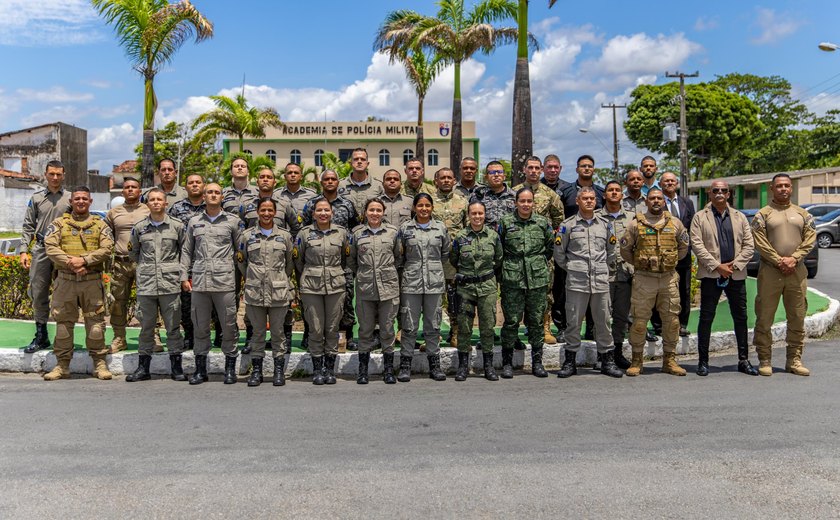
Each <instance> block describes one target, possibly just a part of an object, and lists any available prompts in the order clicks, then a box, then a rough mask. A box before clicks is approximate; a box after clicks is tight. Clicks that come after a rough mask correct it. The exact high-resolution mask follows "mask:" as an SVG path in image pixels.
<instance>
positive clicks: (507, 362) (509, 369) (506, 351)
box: [502, 347, 513, 379]
mask: <svg viewBox="0 0 840 520" xmlns="http://www.w3.org/2000/svg"><path fill="white" fill-rule="evenodd" d="M502 379H513V349H512V348H504V347H503V348H502Z"/></svg>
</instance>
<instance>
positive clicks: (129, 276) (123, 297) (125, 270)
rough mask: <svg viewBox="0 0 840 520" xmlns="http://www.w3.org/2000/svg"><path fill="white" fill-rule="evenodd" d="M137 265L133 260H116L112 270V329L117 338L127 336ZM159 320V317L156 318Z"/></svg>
mask: <svg viewBox="0 0 840 520" xmlns="http://www.w3.org/2000/svg"><path fill="white" fill-rule="evenodd" d="M136 271H137V264H135V263H134V262H132V261H131V260H128V259H127V258H126V259H124V260H123V259H121V258H115V260H114V267H113V268H112V269H111V296H113V297H114V301H113V303H111V327H113V328H114V335H115V336H120V337H122V336H125V326H126V324H127V323H126V322H127V319H126V315H127V308H128V300H129V298H130V297H131V286H132V285H134V279H135V274H136ZM155 318H157V317H155Z"/></svg>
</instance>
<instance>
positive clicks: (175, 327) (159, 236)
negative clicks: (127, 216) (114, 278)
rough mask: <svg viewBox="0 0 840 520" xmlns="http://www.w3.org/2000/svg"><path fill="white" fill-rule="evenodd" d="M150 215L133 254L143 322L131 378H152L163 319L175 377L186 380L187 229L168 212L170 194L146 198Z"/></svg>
mask: <svg viewBox="0 0 840 520" xmlns="http://www.w3.org/2000/svg"><path fill="white" fill-rule="evenodd" d="M146 200H147V201H148V202H147V203H146V204H148V209H149V215H148V216H147V217H145V218H143V220H141V221H140V222H138V223H136V224H135V225H134V226H133V227H132V229H131V235H130V240H129V244H128V248H127V249H128V255H129V257H130V259H131V261H132V262H134V264H135V265H136V273H137V319H138V320H140V337H139V338H138V341H137V351H138V353H139V354H140V358H139V362H138V366H137V370H136V371H134V373H133V374H129V375H127V376H126V378H125V380H126V381H128V382H133V381H146V380H148V379H151V373H150V371H149V366H150V364H151V362H152V352H153V350H154V329H155V326H156V324H157V316H158V313H160V316H161V317H162V318H163V324H164V326H165V327H166V349H167V350H168V351H169V366H170V377H171V378H172V380H173V381H186V380H187V378H186V376H184V370H183V367H182V364H181V353H182V352H183V351H184V339H183V336H181V331H180V329H179V325H180V323H181V298H180V293H181V282H180V280H181V262H180V259H181V248H182V247H183V245H184V225H183V224H182V223H181V222H180V221H178V220H176V219H174V218H172V217H170V216H169V215H167V214H166V193H165V192H164V191H163V190H162V189H160V188H152V189H151V190H149V192H148V193H147V194H146Z"/></svg>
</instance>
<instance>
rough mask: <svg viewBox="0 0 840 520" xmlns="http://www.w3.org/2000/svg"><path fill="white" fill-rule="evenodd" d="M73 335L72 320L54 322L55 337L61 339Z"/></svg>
mask: <svg viewBox="0 0 840 520" xmlns="http://www.w3.org/2000/svg"><path fill="white" fill-rule="evenodd" d="M72 337H73V322H72V321H59V322H56V324H55V339H58V340H62V339H68V338H72Z"/></svg>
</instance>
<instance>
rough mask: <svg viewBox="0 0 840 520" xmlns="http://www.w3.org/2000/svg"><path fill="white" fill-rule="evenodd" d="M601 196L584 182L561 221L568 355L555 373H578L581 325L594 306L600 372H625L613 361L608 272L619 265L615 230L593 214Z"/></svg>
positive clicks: (558, 255) (559, 257)
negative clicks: (573, 210) (572, 212)
mask: <svg viewBox="0 0 840 520" xmlns="http://www.w3.org/2000/svg"><path fill="white" fill-rule="evenodd" d="M596 204H597V196H596V192H595V189H594V188H592V187H591V186H582V187H581V188H580V189H579V190H578V192H577V197H576V200H575V206H576V207H577V208H578V211H577V213H576V214H575V215H573V216H571V217H569V218H567V219H566V220H565V221H563V225H561V226H560V230H559V231H558V232H557V239H556V245H555V247H554V260H555V262H557V265H558V266H559V267H560V268H561V269H564V270H565V271H566V317H567V319H568V324H569V327H568V328H567V329H566V346H565V348H564V350H565V359H564V361H563V364H562V366H561V367H560V371H559V372H558V373H557V377H561V378H565V377H570V376H573V375H575V374H577V364H576V362H575V358H576V357H577V352H578V350H580V326H581V324H582V323H583V320H584V317H585V316H586V313H587V309H588V308H589V307H590V306H591V308H592V315H593V317H594V322H595V341H596V345H597V347H598V361H599V362H600V363H601V373H602V374H605V375H608V376H610V377H622V376H623V375H624V373H623V372H622V371H621V370H619V369H618V367H617V366H615V361H614V360H613V345H612V341H611V338H610V330H609V328H610V275H611V273H612V272H613V271H614V270H615V242H616V239H615V234H614V233H613V228H612V225H611V224H610V222H609V220H607V219H606V218H604V217H602V216H599V215H595V206H596Z"/></svg>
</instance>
